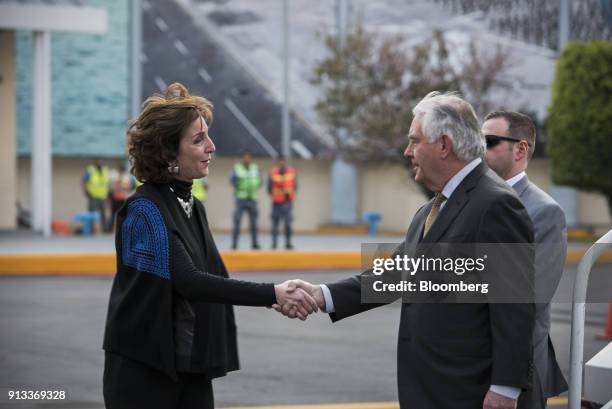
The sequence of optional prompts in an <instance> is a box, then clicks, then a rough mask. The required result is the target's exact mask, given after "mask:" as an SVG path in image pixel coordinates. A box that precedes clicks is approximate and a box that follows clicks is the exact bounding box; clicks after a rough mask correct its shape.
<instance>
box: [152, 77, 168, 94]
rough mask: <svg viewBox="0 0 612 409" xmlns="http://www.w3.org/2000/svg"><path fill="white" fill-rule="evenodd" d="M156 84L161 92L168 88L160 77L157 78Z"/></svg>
mask: <svg viewBox="0 0 612 409" xmlns="http://www.w3.org/2000/svg"><path fill="white" fill-rule="evenodd" d="M155 84H157V88H159V90H160V91H165V90H166V88H168V86H167V85H166V83H165V82H164V80H163V79H162V77H160V76H159V75H158V76H157V77H155Z"/></svg>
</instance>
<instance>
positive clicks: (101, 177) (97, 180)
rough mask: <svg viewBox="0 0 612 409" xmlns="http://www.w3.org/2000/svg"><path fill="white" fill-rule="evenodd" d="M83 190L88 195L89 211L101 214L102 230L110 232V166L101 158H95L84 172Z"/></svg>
mask: <svg viewBox="0 0 612 409" xmlns="http://www.w3.org/2000/svg"><path fill="white" fill-rule="evenodd" d="M82 187H83V192H84V193H85V197H87V211H89V212H97V213H98V214H99V215H100V225H101V226H102V230H103V231H105V232H108V231H109V230H110V225H109V224H108V222H107V219H106V200H107V199H108V193H109V177H108V167H107V166H103V165H102V163H101V162H100V159H98V158H96V159H94V162H93V164H92V165H89V166H88V167H87V169H86V170H85V173H84V174H83V180H82Z"/></svg>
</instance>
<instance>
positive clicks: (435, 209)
mask: <svg viewBox="0 0 612 409" xmlns="http://www.w3.org/2000/svg"><path fill="white" fill-rule="evenodd" d="M445 200H446V198H445V197H444V195H443V194H442V193H436V195H435V196H434V200H433V204H432V205H431V210H430V211H429V214H428V215H427V219H426V220H425V229H424V230H423V237H425V236H427V233H428V232H429V229H430V228H431V226H432V225H433V224H434V222H435V221H436V218H437V217H438V213H440V206H441V205H442V203H443V202H444V201H445Z"/></svg>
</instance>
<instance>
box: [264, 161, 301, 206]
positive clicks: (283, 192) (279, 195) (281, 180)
mask: <svg viewBox="0 0 612 409" xmlns="http://www.w3.org/2000/svg"><path fill="white" fill-rule="evenodd" d="M270 178H271V179H272V202H274V203H285V202H293V201H294V200H295V169H293V168H291V167H289V166H287V167H286V168H285V173H284V174H281V173H280V170H279V168H278V166H277V167H275V168H273V169H272V170H271V171H270Z"/></svg>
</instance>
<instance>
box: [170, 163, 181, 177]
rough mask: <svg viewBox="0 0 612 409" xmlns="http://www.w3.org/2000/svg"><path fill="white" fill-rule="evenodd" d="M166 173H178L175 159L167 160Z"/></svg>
mask: <svg viewBox="0 0 612 409" xmlns="http://www.w3.org/2000/svg"><path fill="white" fill-rule="evenodd" d="M168 173H170V174H171V175H178V173H179V165H178V162H177V161H172V162H168Z"/></svg>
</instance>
